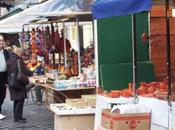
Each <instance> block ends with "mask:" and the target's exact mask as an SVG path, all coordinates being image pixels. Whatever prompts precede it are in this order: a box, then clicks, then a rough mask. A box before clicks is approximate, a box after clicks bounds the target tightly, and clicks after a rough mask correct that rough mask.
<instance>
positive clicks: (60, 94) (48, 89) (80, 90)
mask: <svg viewBox="0 0 175 130" xmlns="http://www.w3.org/2000/svg"><path fill="white" fill-rule="evenodd" d="M40 77H41V78H42V77H43V76H37V77H36V76H35V78H34V77H31V78H30V81H31V82H32V83H34V84H36V85H38V86H42V87H43V88H44V92H45V104H46V107H47V108H48V109H49V107H50V106H49V101H53V102H54V103H64V102H65V100H66V99H68V98H81V95H86V94H95V93H96V87H77V88H66V89H57V88H54V87H53V85H52V84H47V83H44V84H42V83H36V82H35V79H39V78H40ZM53 102H52V103H53Z"/></svg>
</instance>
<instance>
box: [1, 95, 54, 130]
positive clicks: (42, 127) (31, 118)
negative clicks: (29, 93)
mask: <svg viewBox="0 0 175 130" xmlns="http://www.w3.org/2000/svg"><path fill="white" fill-rule="evenodd" d="M23 113H24V114H23V116H24V118H27V123H25V124H21V123H14V121H13V102H12V101H10V99H9V93H8V94H7V98H6V100H5V102H4V104H3V108H2V114H3V115H5V116H6V118H5V119H3V120H0V130H53V127H54V124H53V123H54V121H53V113H51V112H49V111H48V110H47V109H46V108H45V106H44V105H40V106H38V105H36V104H34V102H33V101H32V100H31V99H29V102H28V103H27V102H25V105H24V112H23Z"/></svg>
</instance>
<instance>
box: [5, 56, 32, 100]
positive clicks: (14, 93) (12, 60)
mask: <svg viewBox="0 0 175 130" xmlns="http://www.w3.org/2000/svg"><path fill="white" fill-rule="evenodd" d="M18 59H19V60H20V66H21V71H22V72H23V73H25V74H26V75H27V76H32V74H33V73H32V71H30V70H28V69H27V67H26V66H25V64H24V62H23V60H22V59H21V58H20V57H19V56H18V55H16V54H15V53H11V54H10V57H9V59H8V60H7V76H10V75H11V74H12V73H17V72H18ZM15 85H16V86H18V88H20V90H17V89H14V88H9V91H10V97H11V100H12V101H16V100H21V99H25V98H27V90H26V86H24V85H22V84H20V83H19V82H18V81H16V82H15Z"/></svg>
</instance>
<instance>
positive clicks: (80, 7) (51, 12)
mask: <svg viewBox="0 0 175 130" xmlns="http://www.w3.org/2000/svg"><path fill="white" fill-rule="evenodd" d="M93 1H95V0H56V1H55V2H54V4H52V5H51V6H49V7H48V9H47V11H45V12H30V13H28V14H27V15H30V16H36V15H37V16H66V15H68V16H76V15H89V14H91V5H92V3H93ZM40 7H41V8H47V7H44V6H40Z"/></svg>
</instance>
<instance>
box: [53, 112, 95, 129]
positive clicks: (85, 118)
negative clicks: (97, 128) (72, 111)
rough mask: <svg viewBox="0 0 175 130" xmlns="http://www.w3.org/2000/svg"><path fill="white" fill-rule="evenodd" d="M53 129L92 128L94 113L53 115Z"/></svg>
mask: <svg viewBox="0 0 175 130" xmlns="http://www.w3.org/2000/svg"><path fill="white" fill-rule="evenodd" d="M54 130H94V114H89V115H86V114H85V115H66V116H58V115H55V116H54Z"/></svg>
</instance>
